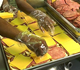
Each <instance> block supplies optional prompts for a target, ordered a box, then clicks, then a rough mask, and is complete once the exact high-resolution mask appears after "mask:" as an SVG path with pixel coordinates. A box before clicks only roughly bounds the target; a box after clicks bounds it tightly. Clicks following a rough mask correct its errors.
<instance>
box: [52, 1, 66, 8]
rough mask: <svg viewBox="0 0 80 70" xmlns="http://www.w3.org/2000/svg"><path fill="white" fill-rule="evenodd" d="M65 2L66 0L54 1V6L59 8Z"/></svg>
mask: <svg viewBox="0 0 80 70" xmlns="http://www.w3.org/2000/svg"><path fill="white" fill-rule="evenodd" d="M62 4H65V1H64V0H56V1H55V2H53V3H52V7H54V8H57V7H58V6H60V5H62Z"/></svg>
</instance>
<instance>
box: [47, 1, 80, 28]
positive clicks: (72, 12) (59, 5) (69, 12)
mask: <svg viewBox="0 0 80 70" xmlns="http://www.w3.org/2000/svg"><path fill="white" fill-rule="evenodd" d="M47 2H48V1H47ZM49 4H50V5H51V6H52V7H53V8H55V9H56V11H58V12H59V13H60V14H61V15H62V16H64V17H65V18H66V19H67V20H68V21H70V22H71V23H72V24H73V25H74V26H75V27H77V28H80V25H79V22H78V21H77V19H78V17H79V16H80V9H79V8H80V4H79V3H77V2H75V1H73V0H55V1H54V2H53V3H52V2H51V3H49ZM75 22H76V24H75Z"/></svg>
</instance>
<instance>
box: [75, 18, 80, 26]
mask: <svg viewBox="0 0 80 70" xmlns="http://www.w3.org/2000/svg"><path fill="white" fill-rule="evenodd" d="M74 22H75V23H77V24H78V25H80V16H78V17H77V18H76V19H75V20H74Z"/></svg>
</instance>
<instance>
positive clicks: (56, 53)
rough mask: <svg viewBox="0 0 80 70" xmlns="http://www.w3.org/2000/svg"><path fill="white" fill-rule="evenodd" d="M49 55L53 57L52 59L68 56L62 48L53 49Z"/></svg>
mask: <svg viewBox="0 0 80 70" xmlns="http://www.w3.org/2000/svg"><path fill="white" fill-rule="evenodd" d="M48 53H49V54H50V55H51V56H52V59H59V58H62V57H65V56H66V54H65V53H66V52H65V50H64V49H63V48H61V47H53V48H52V49H51V50H49V51H48Z"/></svg>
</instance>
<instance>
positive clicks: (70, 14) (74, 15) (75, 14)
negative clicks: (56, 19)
mask: <svg viewBox="0 0 80 70" xmlns="http://www.w3.org/2000/svg"><path fill="white" fill-rule="evenodd" d="M79 15H80V13H78V12H77V11H72V10H70V11H65V12H64V13H63V16H64V17H65V18H66V19H68V20H74V19H75V18H77V17H78V16H79Z"/></svg>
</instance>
